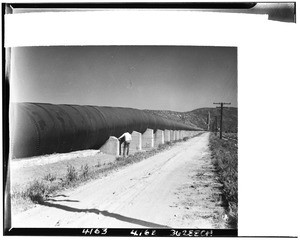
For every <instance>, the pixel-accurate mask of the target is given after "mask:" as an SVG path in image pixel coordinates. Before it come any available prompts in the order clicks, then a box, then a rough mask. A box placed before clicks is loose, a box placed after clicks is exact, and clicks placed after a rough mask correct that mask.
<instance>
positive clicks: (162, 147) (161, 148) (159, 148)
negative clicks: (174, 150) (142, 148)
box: [157, 144, 165, 150]
mask: <svg viewBox="0 0 300 240" xmlns="http://www.w3.org/2000/svg"><path fill="white" fill-rule="evenodd" d="M164 148H165V145H164V144H159V145H158V147H157V150H163V149H164Z"/></svg>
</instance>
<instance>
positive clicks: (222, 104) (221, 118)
mask: <svg viewBox="0 0 300 240" xmlns="http://www.w3.org/2000/svg"><path fill="white" fill-rule="evenodd" d="M214 104H218V105H221V107H220V109H221V116H220V139H222V127H223V126H222V122H223V106H224V105H230V104H231V103H224V102H220V103H214ZM217 108H218V107H217Z"/></svg>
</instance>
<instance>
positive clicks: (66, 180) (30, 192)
mask: <svg viewBox="0 0 300 240" xmlns="http://www.w3.org/2000/svg"><path fill="white" fill-rule="evenodd" d="M186 140H187V138H185V139H183V140H177V141H174V142H168V143H165V144H160V145H159V146H158V147H157V148H154V149H151V150H149V151H144V152H142V151H141V152H136V153H134V154H132V155H129V156H128V157H121V156H120V157H117V158H116V161H113V162H109V163H103V164H102V163H101V162H100V160H99V161H98V162H97V163H96V164H94V165H88V164H85V165H81V167H80V168H75V167H74V166H73V165H72V164H70V165H68V166H67V168H66V170H65V174H64V175H63V176H56V175H55V173H52V172H49V173H47V174H46V175H44V176H43V177H41V178H38V179H34V180H33V181H31V182H29V183H28V184H26V185H25V186H22V187H21V188H17V189H14V188H13V190H12V192H11V199H12V206H13V207H12V209H13V211H14V212H15V213H17V212H20V211H24V210H26V209H28V208H31V207H32V206H33V204H40V203H43V202H45V201H47V199H48V198H49V197H51V196H53V195H55V194H57V193H58V192H59V191H62V190H64V189H68V188H74V187H77V186H79V185H81V184H83V183H86V182H88V181H90V180H92V179H97V178H100V177H102V176H105V175H107V174H108V173H109V172H111V171H113V170H116V169H118V168H121V167H124V166H126V165H129V164H133V163H136V162H140V161H142V160H143V159H146V158H149V157H151V156H153V155H155V154H157V153H159V152H162V151H164V150H167V149H169V148H170V147H172V146H173V145H174V144H175V143H176V142H180V141H186Z"/></svg>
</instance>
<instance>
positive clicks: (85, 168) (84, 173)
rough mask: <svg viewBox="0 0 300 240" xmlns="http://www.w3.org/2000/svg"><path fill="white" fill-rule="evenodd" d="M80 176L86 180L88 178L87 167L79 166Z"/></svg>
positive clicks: (86, 165)
mask: <svg viewBox="0 0 300 240" xmlns="http://www.w3.org/2000/svg"><path fill="white" fill-rule="evenodd" d="M81 175H82V176H83V178H87V177H88V176H89V165H88V164H85V166H81Z"/></svg>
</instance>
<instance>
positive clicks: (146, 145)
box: [142, 128, 154, 150]
mask: <svg viewBox="0 0 300 240" xmlns="http://www.w3.org/2000/svg"><path fill="white" fill-rule="evenodd" d="M153 147H154V136H153V129H149V128H148V129H147V130H146V131H145V132H144V133H143V134H142V149H143V150H149V149H151V148H153Z"/></svg>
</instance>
